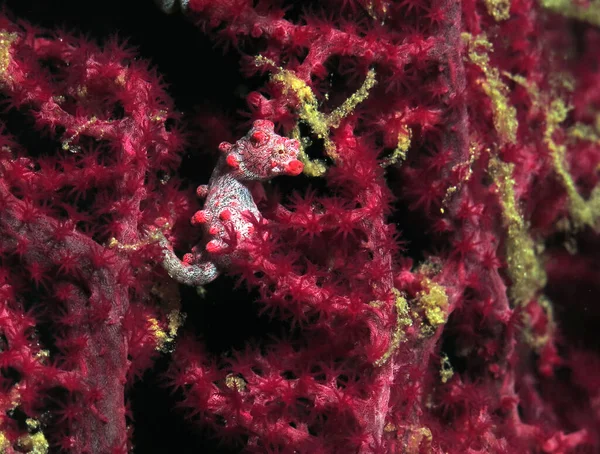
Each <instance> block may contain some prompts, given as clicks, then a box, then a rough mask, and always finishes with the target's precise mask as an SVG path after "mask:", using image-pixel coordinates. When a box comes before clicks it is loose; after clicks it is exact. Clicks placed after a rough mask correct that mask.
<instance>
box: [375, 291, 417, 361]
mask: <svg viewBox="0 0 600 454" xmlns="http://www.w3.org/2000/svg"><path fill="white" fill-rule="evenodd" d="M392 293H393V294H394V297H395V307H396V327H395V329H394V334H393V335H392V341H391V342H390V346H389V347H388V349H387V350H386V352H385V353H384V354H383V356H382V357H381V358H379V359H378V360H377V361H375V363H374V364H375V366H377V367H380V366H383V365H384V364H385V363H386V362H387V360H388V359H390V357H391V356H392V355H393V354H394V352H395V351H396V349H397V348H398V346H399V345H400V343H401V342H402V340H403V338H404V329H405V328H406V327H407V326H411V325H412V319H411V318H410V315H409V313H408V302H407V301H406V298H405V297H404V296H403V295H402V293H401V292H400V290H398V289H397V288H392ZM370 304H371V305H372V306H379V305H380V304H382V303H381V301H373V302H371V303H370Z"/></svg>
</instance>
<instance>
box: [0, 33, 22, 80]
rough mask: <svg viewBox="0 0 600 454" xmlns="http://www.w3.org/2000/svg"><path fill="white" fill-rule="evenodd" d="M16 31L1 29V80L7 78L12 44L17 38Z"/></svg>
mask: <svg viewBox="0 0 600 454" xmlns="http://www.w3.org/2000/svg"><path fill="white" fill-rule="evenodd" d="M17 37H18V36H17V34H16V33H9V32H7V31H6V30H0V80H2V79H5V78H6V75H5V74H6V70H7V69H8V65H10V46H12V43H13V42H15V40H16V39H17Z"/></svg>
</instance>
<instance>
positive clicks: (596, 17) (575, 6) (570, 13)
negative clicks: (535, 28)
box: [540, 0, 600, 26]
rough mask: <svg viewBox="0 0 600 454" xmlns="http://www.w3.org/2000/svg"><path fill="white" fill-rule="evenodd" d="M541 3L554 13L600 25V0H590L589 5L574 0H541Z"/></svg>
mask: <svg viewBox="0 0 600 454" xmlns="http://www.w3.org/2000/svg"><path fill="white" fill-rule="evenodd" d="M540 4H541V5H542V7H544V8H546V9H548V10H550V11H552V12H554V13H558V14H561V15H563V16H566V17H570V18H573V19H578V20H581V21H584V22H588V23H590V24H593V25H597V26H600V0H590V2H589V3H588V4H587V5H584V4H583V3H578V2H577V1H574V0H540Z"/></svg>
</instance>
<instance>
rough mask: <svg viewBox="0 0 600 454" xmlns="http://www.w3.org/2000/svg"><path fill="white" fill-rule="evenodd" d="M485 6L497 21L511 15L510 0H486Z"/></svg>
mask: <svg viewBox="0 0 600 454" xmlns="http://www.w3.org/2000/svg"><path fill="white" fill-rule="evenodd" d="M484 1H485V8H486V9H487V12H488V14H489V15H490V16H492V17H493V18H494V20H495V21H496V22H500V21H503V20H506V19H508V18H509V17H510V0H484Z"/></svg>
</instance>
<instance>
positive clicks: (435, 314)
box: [417, 277, 448, 328]
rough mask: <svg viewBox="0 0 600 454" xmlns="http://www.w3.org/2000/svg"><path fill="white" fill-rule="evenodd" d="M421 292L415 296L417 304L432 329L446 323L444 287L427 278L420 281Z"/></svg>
mask: <svg viewBox="0 0 600 454" xmlns="http://www.w3.org/2000/svg"><path fill="white" fill-rule="evenodd" d="M421 285H422V286H423V290H421V291H420V292H419V293H418V294H417V303H418V306H419V308H421V309H422V310H423V312H424V314H425V318H426V319H427V321H428V322H429V324H430V325H431V326H432V327H433V328H437V327H438V326H439V325H443V324H444V323H446V319H447V317H448V295H446V291H445V290H444V287H442V286H441V285H440V284H437V283H435V282H433V281H432V280H431V279H429V278H427V277H426V278H423V280H422V281H421Z"/></svg>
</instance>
